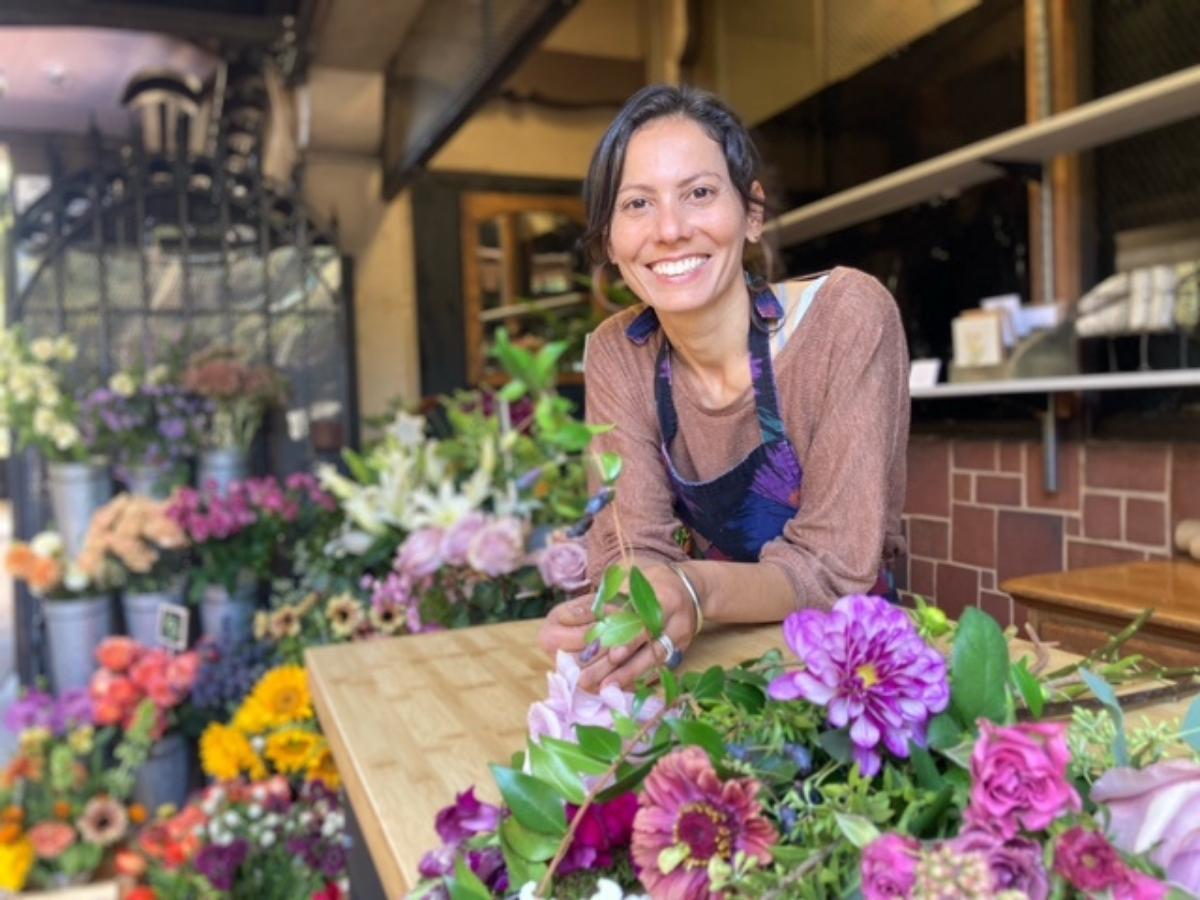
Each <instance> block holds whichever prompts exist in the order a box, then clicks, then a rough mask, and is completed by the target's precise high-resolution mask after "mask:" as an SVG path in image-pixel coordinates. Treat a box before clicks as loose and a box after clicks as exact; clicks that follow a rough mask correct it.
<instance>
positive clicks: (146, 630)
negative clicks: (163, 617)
mask: <svg viewBox="0 0 1200 900" xmlns="http://www.w3.org/2000/svg"><path fill="white" fill-rule="evenodd" d="M183 602H184V600H183V586H182V584H181V585H179V586H177V587H173V588H168V589H166V590H162V591H154V592H151V593H145V594H128V593H127V594H124V595H123V596H122V597H121V603H122V605H123V606H124V608H125V631H126V633H127V634H128V635H129V636H130V637H131V638H133V639H134V640H135V641H137V642H138V643H139V644H145V645H146V646H147V647H153V646H155V645H156V644H157V643H158V608H159V607H160V606H164V605H165V604H168V603H175V604H179V605H182V604H183Z"/></svg>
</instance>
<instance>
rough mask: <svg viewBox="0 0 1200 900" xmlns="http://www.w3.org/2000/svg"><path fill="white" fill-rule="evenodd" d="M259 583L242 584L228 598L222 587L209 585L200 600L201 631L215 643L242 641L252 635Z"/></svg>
mask: <svg viewBox="0 0 1200 900" xmlns="http://www.w3.org/2000/svg"><path fill="white" fill-rule="evenodd" d="M257 599H258V584H257V582H254V581H243V582H241V583H239V584H238V587H237V590H236V591H234V593H233V595H232V596H231V595H230V593H229V591H227V590H226V589H225V588H224V587H223V586H222V585H217V584H210V585H208V586H207V587H206V588H205V589H204V596H203V598H202V599H201V601H200V630H201V632H202V633H203V636H204V637H210V638H213V639H214V640H220V639H225V640H232V641H241V640H245V639H247V638H249V637H251V636H252V635H253V633H254V609H255V606H256V602H257Z"/></svg>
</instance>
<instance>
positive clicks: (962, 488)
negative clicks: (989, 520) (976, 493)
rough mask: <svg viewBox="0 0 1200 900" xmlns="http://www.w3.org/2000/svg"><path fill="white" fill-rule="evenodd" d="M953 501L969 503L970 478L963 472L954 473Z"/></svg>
mask: <svg viewBox="0 0 1200 900" xmlns="http://www.w3.org/2000/svg"><path fill="white" fill-rule="evenodd" d="M954 499H955V500H965V501H966V502H968V503H970V502H971V476H970V475H968V474H966V473H965V472H955V473H954Z"/></svg>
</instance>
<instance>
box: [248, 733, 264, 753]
mask: <svg viewBox="0 0 1200 900" xmlns="http://www.w3.org/2000/svg"><path fill="white" fill-rule="evenodd" d="M250 746H251V747H253V748H254V752H255V753H262V752H263V750H264V749H265V748H266V746H267V739H266V738H265V737H263V736H262V735H256V736H255V737H252V738H250Z"/></svg>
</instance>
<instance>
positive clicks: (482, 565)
mask: <svg viewBox="0 0 1200 900" xmlns="http://www.w3.org/2000/svg"><path fill="white" fill-rule="evenodd" d="M524 559H525V534H524V529H523V528H522V527H521V523H520V522H519V521H517V520H516V519H514V518H512V517H510V516H506V517H505V518H502V519H493V520H492V521H491V522H488V524H487V525H485V526H484V527H483V528H481V529H480V530H479V531H478V532H477V533H476V534H475V536H474V537H472V538H471V541H470V543H469V544H468V545H467V563H468V564H469V565H470V566H471V568H472V569H474V570H475V571H476V572H480V573H482V574H484V575H487V576H489V577H491V578H496V577H497V576H500V575H507V574H508V573H510V572H513V571H515V570H516V569H518V568H519V567H520V566H521V563H522V562H523V561H524Z"/></svg>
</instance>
